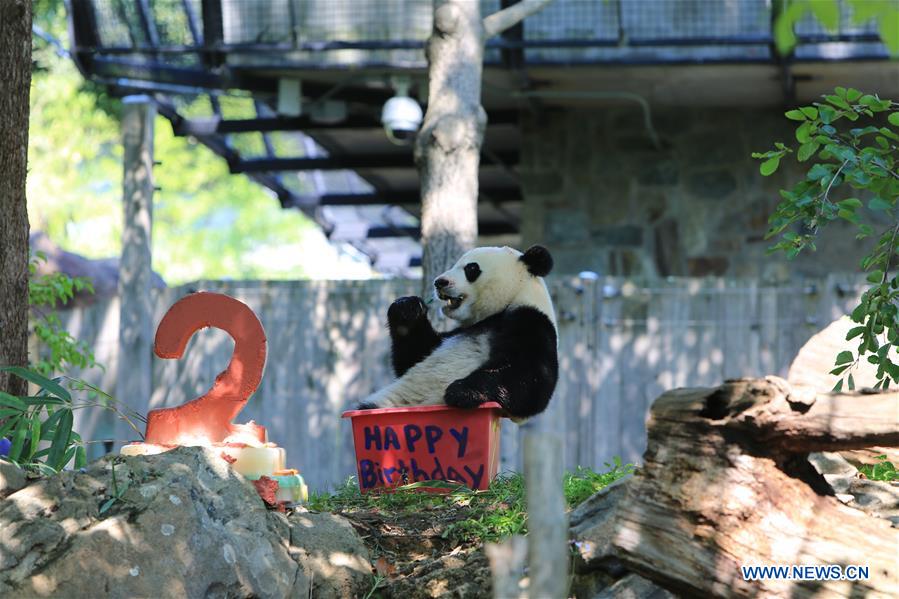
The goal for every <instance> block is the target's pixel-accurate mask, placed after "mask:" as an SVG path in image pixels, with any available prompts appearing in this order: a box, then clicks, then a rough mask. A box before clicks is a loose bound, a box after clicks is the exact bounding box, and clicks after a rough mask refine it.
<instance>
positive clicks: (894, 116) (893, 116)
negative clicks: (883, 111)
mask: <svg viewBox="0 0 899 599" xmlns="http://www.w3.org/2000/svg"><path fill="white" fill-rule="evenodd" d="M887 120H888V121H889V122H890V124H891V125H893V126H894V127H899V112H891V113H890V116H888V117H887Z"/></svg>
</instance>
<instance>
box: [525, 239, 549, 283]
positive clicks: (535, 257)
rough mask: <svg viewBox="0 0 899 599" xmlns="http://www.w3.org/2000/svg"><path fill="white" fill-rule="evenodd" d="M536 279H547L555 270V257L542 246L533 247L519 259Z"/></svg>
mask: <svg viewBox="0 0 899 599" xmlns="http://www.w3.org/2000/svg"><path fill="white" fill-rule="evenodd" d="M519 260H521V261H522V262H524V264H525V266H527V267H528V272H529V273H531V274H532V275H534V276H535V277H545V276H546V275H548V274H549V271H551V270H552V269H553V257H552V256H550V255H549V250H547V249H546V248H545V247H543V246H542V245H532V246H531V247H529V248H528V250H527V251H526V252H525V253H523V254H522V255H521V258H519Z"/></svg>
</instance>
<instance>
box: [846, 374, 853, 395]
mask: <svg viewBox="0 0 899 599" xmlns="http://www.w3.org/2000/svg"><path fill="white" fill-rule="evenodd" d="M846 382H847V383H848V385H849V390H850V391H855V379H854V378H852V374H850V375H849V379H848V380H847V381H846Z"/></svg>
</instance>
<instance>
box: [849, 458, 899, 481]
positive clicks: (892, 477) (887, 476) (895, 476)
mask: <svg viewBox="0 0 899 599" xmlns="http://www.w3.org/2000/svg"><path fill="white" fill-rule="evenodd" d="M875 459H876V460H878V462H877V463H876V464H865V465H864V466H862V467H861V468H859V469H858V471H859V472H861V473H862V474H864V475H865V476H866V477H867V478H870V479H871V480H880V481H886V482H892V481H899V471H897V470H896V467H895V466H894V465H893V463H892V462H889V461H887V457H886V456H885V455H879V456H877V457H876V458H875Z"/></svg>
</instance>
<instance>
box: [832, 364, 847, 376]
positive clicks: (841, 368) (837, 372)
mask: <svg viewBox="0 0 899 599" xmlns="http://www.w3.org/2000/svg"><path fill="white" fill-rule="evenodd" d="M850 366H852V364H843V365H842V366H837V367H836V368H834V369H833V370H831V371H830V374H834V375H837V376H839V375H841V374H843V371H845V370H846V369H847V368H849V367H850Z"/></svg>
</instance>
